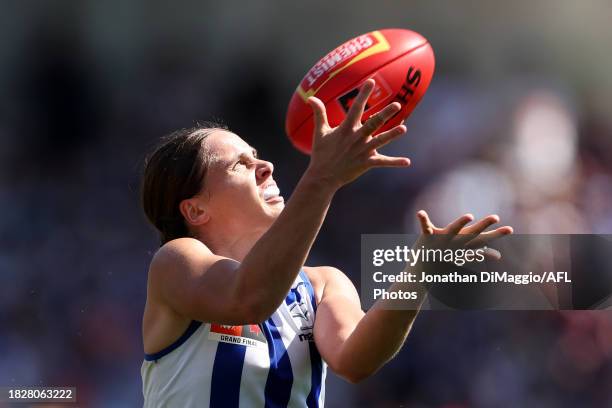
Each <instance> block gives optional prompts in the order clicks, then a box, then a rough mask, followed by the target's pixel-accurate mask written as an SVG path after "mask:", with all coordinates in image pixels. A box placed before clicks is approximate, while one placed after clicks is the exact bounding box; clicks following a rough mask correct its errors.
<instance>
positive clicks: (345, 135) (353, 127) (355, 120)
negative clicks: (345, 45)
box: [308, 79, 410, 188]
mask: <svg viewBox="0 0 612 408" xmlns="http://www.w3.org/2000/svg"><path fill="white" fill-rule="evenodd" d="M373 89H374V80H373V79H368V80H366V81H365V82H364V84H363V86H362V88H361V90H360V92H359V94H358V95H357V97H356V98H355V101H354V102H353V104H352V106H351V107H350V109H349V111H348V112H347V115H346V118H345V119H344V121H343V122H342V123H341V124H340V125H339V126H338V127H335V128H331V127H330V126H329V123H328V122H327V113H326V111H325V105H324V104H323V102H321V100H320V99H318V98H316V97H314V96H312V97H310V98H309V99H308V104H309V105H310V107H311V108H312V111H313V116H314V122H315V128H314V137H313V147H312V154H311V158H310V165H309V167H308V171H309V172H310V173H311V174H313V175H314V176H315V177H317V178H321V179H322V180H325V181H327V182H329V183H331V184H332V185H333V186H334V187H335V188H340V187H341V186H343V185H345V184H347V183H350V182H351V181H353V180H355V179H356V178H357V177H359V176H360V175H361V174H363V173H364V172H366V171H367V170H368V169H371V168H374V167H408V166H409V165H410V160H409V159H408V158H407V157H390V156H385V155H382V154H380V153H378V152H377V150H376V149H378V148H380V147H382V146H384V145H386V144H387V143H389V142H391V141H392V140H394V139H396V138H398V137H399V136H401V135H403V134H404V133H405V132H406V127H405V126H404V125H398V126H395V127H394V128H392V129H389V130H387V131H385V132H382V133H380V134H379V135H377V136H375V137H373V136H372V134H374V133H375V132H376V131H377V130H378V129H380V128H381V127H382V126H383V125H384V124H385V123H386V122H387V121H388V120H389V119H391V118H392V117H393V116H394V115H395V114H396V113H397V112H399V111H400V109H401V105H400V104H399V103H397V102H394V103H391V104H389V105H387V106H386V107H385V108H383V109H382V110H380V111H379V112H377V113H376V114H374V115H372V116H371V117H370V118H369V119H368V120H366V121H365V122H364V123H363V124H362V123H361V116H362V115H363V112H364V110H365V106H366V102H367V101H368V98H369V97H370V94H371V93H372V90H373Z"/></svg>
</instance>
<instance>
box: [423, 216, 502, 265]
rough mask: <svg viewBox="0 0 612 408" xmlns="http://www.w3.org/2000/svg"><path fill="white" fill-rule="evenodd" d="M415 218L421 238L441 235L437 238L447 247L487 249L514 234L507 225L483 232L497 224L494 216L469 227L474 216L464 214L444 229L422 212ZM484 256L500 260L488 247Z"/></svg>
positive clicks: (496, 218) (499, 256)
mask: <svg viewBox="0 0 612 408" xmlns="http://www.w3.org/2000/svg"><path fill="white" fill-rule="evenodd" d="M417 218H418V220H419V223H420V226H421V232H422V234H423V238H427V236H435V235H441V236H442V237H439V238H441V239H442V240H443V242H444V245H445V246H447V247H454V248H458V247H464V248H483V247H487V245H488V244H489V243H490V242H491V241H493V240H495V239H498V238H501V237H503V236H506V235H510V234H512V233H513V232H514V230H513V228H512V227H511V226H509V225H505V226H503V227H498V228H495V229H493V230H490V231H485V230H486V229H487V228H489V227H490V226H492V225H494V224H497V223H499V221H500V219H499V216H497V215H495V214H491V215H487V216H486V217H484V218H481V219H480V220H478V221H476V222H475V223H473V224H471V225H468V224H469V223H470V222H472V221H474V216H473V215H472V214H464V215H462V216H461V217H459V218H457V219H456V220H455V221H453V222H451V223H450V224H448V225H447V226H446V227H444V228H439V227H436V226H435V225H434V224H433V223H432V222H431V220H430V219H429V215H427V213H426V212H425V211H424V210H421V211H419V212H417ZM485 254H486V255H487V256H488V257H491V258H493V259H500V258H501V254H500V253H499V252H498V251H496V250H494V249H492V248H490V247H487V250H486V251H485Z"/></svg>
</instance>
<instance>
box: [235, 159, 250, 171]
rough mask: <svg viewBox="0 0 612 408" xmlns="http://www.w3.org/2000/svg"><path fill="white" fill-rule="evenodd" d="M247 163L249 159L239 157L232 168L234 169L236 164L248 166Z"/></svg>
mask: <svg viewBox="0 0 612 408" xmlns="http://www.w3.org/2000/svg"><path fill="white" fill-rule="evenodd" d="M249 164H250V161H249V160H247V159H245V158H241V159H240V160H238V161H237V162H236V163H235V164H234V167H233V169H236V167H238V166H245V167H248V166H249Z"/></svg>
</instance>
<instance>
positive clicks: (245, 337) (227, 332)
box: [208, 324, 268, 350]
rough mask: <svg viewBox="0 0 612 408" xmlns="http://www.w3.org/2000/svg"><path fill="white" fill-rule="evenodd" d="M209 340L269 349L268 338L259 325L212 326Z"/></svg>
mask: <svg viewBox="0 0 612 408" xmlns="http://www.w3.org/2000/svg"><path fill="white" fill-rule="evenodd" d="M208 338H209V339H210V340H216V341H221V342H223V343H231V344H239V345H242V346H247V347H257V348H262V349H265V350H267V349H268V345H267V344H268V342H267V340H266V336H265V335H264V334H263V332H262V331H261V328H260V327H259V325H257V324H247V325H244V326H228V325H223V324H211V325H210V333H209V334H208Z"/></svg>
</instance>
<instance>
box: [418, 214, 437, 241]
mask: <svg viewBox="0 0 612 408" xmlns="http://www.w3.org/2000/svg"><path fill="white" fill-rule="evenodd" d="M417 218H418V220H419V224H421V232H422V233H423V234H425V235H432V234H433V233H434V231H435V230H436V227H435V225H433V223H432V222H431V220H430V219H429V215H427V212H426V211H425V210H420V211H418V212H417Z"/></svg>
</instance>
